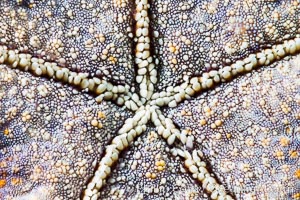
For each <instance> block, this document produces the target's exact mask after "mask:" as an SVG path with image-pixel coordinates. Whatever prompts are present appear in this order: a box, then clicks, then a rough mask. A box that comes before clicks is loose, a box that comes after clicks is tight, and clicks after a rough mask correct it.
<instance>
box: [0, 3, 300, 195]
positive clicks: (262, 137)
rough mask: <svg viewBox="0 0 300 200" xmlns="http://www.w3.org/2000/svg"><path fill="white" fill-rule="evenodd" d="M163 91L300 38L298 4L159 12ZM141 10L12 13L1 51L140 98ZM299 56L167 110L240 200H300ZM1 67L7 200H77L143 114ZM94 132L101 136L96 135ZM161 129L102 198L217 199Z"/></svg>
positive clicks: (99, 6)
mask: <svg viewBox="0 0 300 200" xmlns="http://www.w3.org/2000/svg"><path fill="white" fill-rule="evenodd" d="M149 4H150V9H149V13H150V28H151V33H150V37H151V53H152V56H153V57H154V58H155V60H156V63H155V64H156V68H157V70H158V75H157V76H158V83H157V84H156V85H155V86H154V87H155V91H156V92H161V91H165V90H166V89H167V88H168V87H169V86H171V87H175V86H176V85H179V84H180V83H183V82H184V81H187V80H189V79H190V78H191V77H195V76H201V74H203V73H204V72H209V71H211V70H213V69H221V68H223V67H225V66H227V65H229V64H232V63H236V62H237V61H239V60H241V59H243V58H245V57H246V56H247V55H249V54H251V53H257V52H260V51H261V50H263V49H265V48H272V46H273V45H275V44H279V43H283V42H284V41H286V40H288V39H292V38H295V37H299V35H297V34H300V22H299V21H300V2H299V1H298V0H278V1H264V0H259V1H253V0H244V1H239V0H237V1H226V0H225V1H218V0H209V1H202V0H189V1H180V0H165V1H161V0H155V1H149ZM134 14H135V5H134V1H129V0H103V1H102V0H98V1H97V0H81V1H79V0H65V1H60V0H41V1H37V0H23V1H22V0H17V1H15V0H1V2H0V43H1V44H3V45H5V46H7V47H8V48H10V49H17V50H19V51H20V52H24V53H29V54H31V55H34V56H35V57H40V58H42V59H44V60H48V61H53V62H56V63H58V64H59V65H60V66H63V67H65V68H68V69H70V70H72V71H75V72H87V73H89V76H90V77H99V78H101V79H102V80H107V81H109V82H111V83H113V84H115V85H117V84H121V85H129V87H130V90H131V91H132V92H135V91H138V90H139V89H138V84H137V83H136V82H135V77H136V76H137V75H138V72H137V69H136V66H135V62H134V59H135V57H134V53H135V47H134V45H135V42H136V41H135V40H134V38H135V34H134V28H135V27H134V20H133V17H134ZM299 63H300V56H299V55H297V54H294V55H289V56H286V57H284V58H282V59H280V60H276V61H275V62H273V63H272V64H271V65H268V66H263V67H260V68H259V69H255V70H251V71H250V72H247V73H244V74H243V75H239V76H238V77H236V78H232V79H231V80H230V81H228V82H226V83H225V82H222V83H219V84H217V85H216V86H215V87H214V88H212V89H209V90H205V91H201V92H200V93H197V94H195V95H194V96H193V97H191V98H189V99H187V100H185V101H183V102H182V103H179V104H178V105H177V106H176V107H174V108H170V107H168V106H163V107H161V108H160V110H161V111H162V113H163V114H164V115H165V116H168V117H169V118H170V119H172V120H173V122H174V123H175V124H176V126H177V128H178V129H179V130H180V131H181V132H183V133H184V134H186V135H187V136H193V141H192V144H189V145H186V146H184V148H186V149H187V150H193V149H199V150H201V151H202V152H203V159H204V160H205V162H206V163H207V165H208V166H209V167H208V169H209V171H210V172H211V173H213V174H214V176H215V177H216V179H217V180H218V182H219V183H221V184H222V185H223V186H225V188H226V191H227V192H228V194H230V195H231V196H232V197H233V198H234V199H247V200H248V199H249V200H250V199H258V200H259V199H299V198H300V121H299V120H300V64H299ZM94 97H95V96H94V95H93V94H91V93H90V92H87V91H86V90H81V89H80V88H78V87H73V86H72V85H69V84H64V83H62V82H59V81H56V80H54V79H49V78H42V77H39V76H35V75H34V74H33V73H30V72H23V71H21V70H19V69H15V68H13V69H12V67H11V66H9V64H1V65H0V199H39V200H44V199H45V200H46V199H47V200H48V199H49V200H50V199H57V200H58V199H80V198H81V197H82V196H83V193H84V192H83V191H84V189H85V188H86V186H87V183H88V182H89V180H90V178H91V177H92V176H93V173H94V171H95V169H96V167H97V165H98V163H99V161H100V160H101V158H102V157H103V155H104V151H105V147H106V146H107V145H108V144H110V142H111V141H112V139H113V138H114V137H115V136H116V135H117V132H118V130H119V129H120V128H121V127H122V125H123V124H124V123H125V120H126V119H128V118H130V117H132V116H134V114H135V113H134V112H133V111H131V110H130V109H127V108H126V107H125V106H119V105H116V103H115V102H114V101H110V100H108V101H106V100H104V101H102V102H101V103H98V102H96V100H95V98H94ZM93 120H97V124H95V123H93ZM175 147H181V146H180V144H179V142H175V143H174V144H173V145H168V144H167V142H166V141H165V140H164V139H162V136H160V135H159V134H158V133H157V130H156V127H155V125H154V124H153V123H151V122H149V123H148V124H147V129H146V131H145V132H143V133H142V135H141V136H139V137H138V138H137V139H136V140H135V141H134V142H133V143H132V144H130V146H129V147H128V148H127V149H126V150H125V151H124V152H122V153H121V155H120V157H119V159H118V162H117V163H116V164H115V165H114V166H113V168H112V172H111V174H110V176H109V178H108V179H107V180H106V184H105V185H104V187H102V188H101V190H100V198H99V199H210V194H209V193H208V192H207V191H205V190H204V189H203V187H202V185H201V183H199V182H198V181H197V180H195V179H194V178H193V177H192V176H191V174H190V173H188V170H187V169H186V167H185V166H184V165H183V160H182V158H181V157H179V156H178V155H177V153H176V152H174V151H173V149H174V148H175Z"/></svg>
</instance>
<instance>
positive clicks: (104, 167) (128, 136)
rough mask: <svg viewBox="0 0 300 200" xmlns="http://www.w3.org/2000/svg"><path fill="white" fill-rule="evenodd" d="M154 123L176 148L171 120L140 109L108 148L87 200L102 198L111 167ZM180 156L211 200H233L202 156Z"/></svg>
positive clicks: (178, 135)
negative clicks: (208, 168) (102, 188)
mask: <svg viewBox="0 0 300 200" xmlns="http://www.w3.org/2000/svg"><path fill="white" fill-rule="evenodd" d="M150 119H151V121H152V122H153V123H154V125H155V126H156V127H158V133H159V134H160V135H162V136H163V138H165V139H166V140H167V143H168V144H169V145H172V144H173V143H174V142H175V139H176V138H181V133H180V131H179V130H178V129H176V127H175V126H174V124H173V122H172V121H171V119H169V118H165V117H164V116H163V115H162V113H161V112H160V110H159V109H158V107H157V106H149V105H147V106H142V107H140V108H139V110H138V111H137V112H136V114H135V115H134V117H133V118H129V119H127V120H126V121H125V123H124V125H123V127H122V128H121V129H120V130H119V132H118V134H119V135H118V136H116V137H115V138H114V139H113V140H112V142H111V144H110V145H109V146H108V147H107V148H106V151H105V155H104V157H103V158H102V159H101V161H100V163H99V166H98V168H97V170H96V172H95V174H94V176H93V178H92V180H91V182H90V183H89V184H88V186H87V189H86V190H85V192H84V198H83V199H84V200H89V199H97V198H98V197H99V191H100V189H101V187H102V186H103V185H104V184H105V182H106V178H107V177H108V176H109V175H110V173H111V167H112V165H113V164H114V163H115V162H116V161H117V160H118V158H119V154H120V153H121V152H122V151H123V150H124V149H125V148H127V147H128V146H129V145H130V144H131V143H132V142H133V141H134V139H135V138H136V137H137V136H139V135H140V134H141V133H142V132H143V131H145V130H146V124H147V123H148V121H149V120H150ZM181 141H182V140H181ZM177 153H178V155H180V156H182V157H184V158H185V159H186V160H185V166H186V167H187V168H188V169H189V171H190V172H191V173H192V174H193V177H194V178H196V179H198V180H199V181H200V182H201V183H202V186H203V187H204V189H205V190H207V191H208V192H209V193H211V198H213V199H219V200H221V199H227V200H229V199H232V198H231V197H230V196H229V195H227V194H226V192H225V189H224V187H223V186H221V185H219V184H218V183H217V182H216V180H215V178H214V177H212V176H211V175H210V173H208V171H207V170H206V168H205V167H206V165H205V163H204V162H203V161H201V159H200V157H199V155H200V156H201V154H199V152H197V151H194V152H193V154H192V156H191V155H190V154H189V153H188V152H187V151H182V150H180V149H177ZM198 154H199V155H198ZM197 166H198V167H197Z"/></svg>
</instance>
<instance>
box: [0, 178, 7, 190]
mask: <svg viewBox="0 0 300 200" xmlns="http://www.w3.org/2000/svg"><path fill="white" fill-rule="evenodd" d="M5 185H6V180H5V179H0V188H3V187H4V186H5Z"/></svg>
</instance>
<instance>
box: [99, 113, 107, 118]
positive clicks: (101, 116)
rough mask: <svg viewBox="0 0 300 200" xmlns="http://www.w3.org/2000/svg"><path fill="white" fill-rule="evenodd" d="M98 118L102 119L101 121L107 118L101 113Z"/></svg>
mask: <svg viewBox="0 0 300 200" xmlns="http://www.w3.org/2000/svg"><path fill="white" fill-rule="evenodd" d="M98 118H100V119H105V118H106V115H105V113H103V112H101V111H99V112H98Z"/></svg>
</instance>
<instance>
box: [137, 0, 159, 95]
mask: <svg viewBox="0 0 300 200" xmlns="http://www.w3.org/2000/svg"><path fill="white" fill-rule="evenodd" d="M135 3H136V14H135V21H136V33H135V40H136V41H135V42H136V52H135V63H136V64H137V66H138V69H137V76H136V81H137V83H139V88H140V96H141V97H143V98H146V99H150V98H151V96H152V94H153V91H154V84H155V83H156V82H157V71H156V69H155V65H154V63H153V58H152V56H151V55H150V37H149V22H150V21H149V17H148V8H149V4H148V1H147V0H136V1H135Z"/></svg>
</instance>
